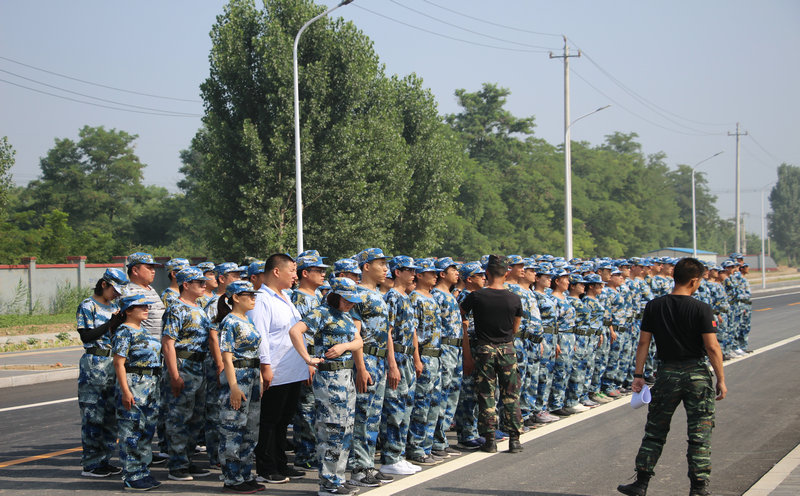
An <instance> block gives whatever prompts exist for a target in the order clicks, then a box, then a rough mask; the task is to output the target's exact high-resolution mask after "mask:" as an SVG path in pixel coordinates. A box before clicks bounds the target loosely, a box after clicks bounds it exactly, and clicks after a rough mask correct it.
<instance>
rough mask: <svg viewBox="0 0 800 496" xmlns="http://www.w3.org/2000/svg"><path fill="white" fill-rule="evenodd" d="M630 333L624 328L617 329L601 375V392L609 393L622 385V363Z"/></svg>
mask: <svg viewBox="0 0 800 496" xmlns="http://www.w3.org/2000/svg"><path fill="white" fill-rule="evenodd" d="M630 341H631V332H630V330H629V329H626V328H624V327H618V328H617V339H616V340H614V342H613V343H611V347H610V348H609V350H608V364H607V365H606V371H605V373H603V379H602V387H603V391H611V390H614V389H617V388H618V387H620V386H621V385H622V377H621V376H622V370H621V367H622V361H623V357H624V356H625V350H626V349H627V350H630Z"/></svg>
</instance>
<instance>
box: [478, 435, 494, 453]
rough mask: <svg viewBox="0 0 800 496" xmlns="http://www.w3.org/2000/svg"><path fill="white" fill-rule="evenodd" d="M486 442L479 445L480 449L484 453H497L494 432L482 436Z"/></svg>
mask: <svg viewBox="0 0 800 496" xmlns="http://www.w3.org/2000/svg"><path fill="white" fill-rule="evenodd" d="M484 437H485V438H486V442H485V443H483V446H481V451H483V452H485V453H497V441H495V439H494V434H489V435H486V436H484Z"/></svg>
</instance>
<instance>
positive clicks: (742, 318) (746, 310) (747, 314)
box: [736, 303, 752, 350]
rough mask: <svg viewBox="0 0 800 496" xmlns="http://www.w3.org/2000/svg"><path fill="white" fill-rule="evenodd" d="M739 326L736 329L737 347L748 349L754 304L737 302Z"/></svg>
mask: <svg viewBox="0 0 800 496" xmlns="http://www.w3.org/2000/svg"><path fill="white" fill-rule="evenodd" d="M736 306H737V307H738V317H739V322H738V324H739V326H738V328H737V329H736V344H737V348H741V349H743V350H746V349H747V347H748V345H749V342H750V323H751V317H752V315H751V312H752V306H751V305H749V304H747V303H737V304H736Z"/></svg>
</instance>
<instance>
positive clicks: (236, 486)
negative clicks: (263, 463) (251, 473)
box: [222, 482, 257, 494]
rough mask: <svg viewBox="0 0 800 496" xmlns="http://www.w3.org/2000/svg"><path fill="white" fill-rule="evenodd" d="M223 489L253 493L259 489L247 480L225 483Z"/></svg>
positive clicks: (231, 491) (239, 492) (229, 491)
mask: <svg viewBox="0 0 800 496" xmlns="http://www.w3.org/2000/svg"><path fill="white" fill-rule="evenodd" d="M222 490H223V491H225V492H228V493H237V494H253V493H254V492H256V491H257V489H256V488H255V487H253V486H252V485H250V484H248V483H247V482H242V483H241V484H225V485H224V486H222Z"/></svg>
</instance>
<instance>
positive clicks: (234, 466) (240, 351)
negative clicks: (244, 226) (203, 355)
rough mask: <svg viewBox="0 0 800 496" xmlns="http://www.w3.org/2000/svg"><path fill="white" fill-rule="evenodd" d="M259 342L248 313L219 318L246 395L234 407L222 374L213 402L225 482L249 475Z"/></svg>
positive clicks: (257, 406)
mask: <svg viewBox="0 0 800 496" xmlns="http://www.w3.org/2000/svg"><path fill="white" fill-rule="evenodd" d="M233 284H237V283H233ZM242 285H243V286H245V285H246V286H249V288H248V289H252V284H250V283H248V282H244V281H243V282H242ZM260 344H261V334H259V332H258V331H257V330H256V328H255V326H254V325H253V321H252V320H250V318H249V317H245V318H241V317H239V316H237V315H234V314H232V313H229V314H228V315H226V316H225V318H224V319H223V320H222V322H220V324H219V348H220V351H222V352H223V353H232V354H233V366H234V368H235V369H236V370H235V374H236V384H237V385H238V387H239V389H240V390H241V391H242V393H244V396H245V399H243V400H242V404H241V406H240V407H239V409H238V410H234V409H233V408H232V407H231V404H230V397H231V388H230V384H229V383H228V379H227V377H226V376H225V374H222V376H221V377H220V388H219V396H218V397H217V398H215V399H214V402H215V403H217V404H218V405H219V407H220V423H219V435H220V439H219V440H220V443H219V458H220V466H221V468H222V476H223V481H224V483H225V484H226V485H237V484H241V483H243V482H246V481H248V480H250V479H251V478H252V468H253V451H254V449H255V446H256V443H257V442H258V422H259V418H260V414H261V371H260V369H259V365H260V362H259V357H258V347H259V345H260Z"/></svg>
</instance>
